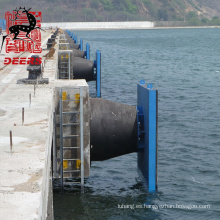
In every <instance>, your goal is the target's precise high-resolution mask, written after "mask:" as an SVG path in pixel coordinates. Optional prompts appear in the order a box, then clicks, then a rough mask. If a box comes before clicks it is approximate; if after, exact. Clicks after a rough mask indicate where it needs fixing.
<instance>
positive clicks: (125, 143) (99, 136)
mask: <svg viewBox="0 0 220 220" xmlns="http://www.w3.org/2000/svg"><path fill="white" fill-rule="evenodd" d="M90 103H91V119H90V145H91V151H90V152H91V154H90V157H91V161H102V160H107V159H110V158H113V157H118V156H121V155H125V154H129V153H132V152H137V114H136V112H137V111H136V107H135V106H129V105H125V104H121V103H117V102H112V101H109V100H105V99H100V98H91V102H90Z"/></svg>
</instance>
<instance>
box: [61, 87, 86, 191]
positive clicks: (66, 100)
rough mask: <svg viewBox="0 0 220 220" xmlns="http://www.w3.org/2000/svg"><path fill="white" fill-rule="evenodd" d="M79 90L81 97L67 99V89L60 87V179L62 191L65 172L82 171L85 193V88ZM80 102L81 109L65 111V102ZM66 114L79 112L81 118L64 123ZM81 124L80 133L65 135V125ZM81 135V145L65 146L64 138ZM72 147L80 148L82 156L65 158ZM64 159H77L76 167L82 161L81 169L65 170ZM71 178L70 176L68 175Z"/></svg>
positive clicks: (82, 183) (82, 185)
mask: <svg viewBox="0 0 220 220" xmlns="http://www.w3.org/2000/svg"><path fill="white" fill-rule="evenodd" d="M77 89H78V90H79V99H66V97H65V92H64V91H63V90H67V89H64V88H60V91H59V96H60V180H61V191H62V192H63V185H64V173H77V172H81V182H80V183H81V193H84V144H83V88H82V87H81V88H77ZM71 101H72V102H73V101H75V102H79V110H76V111H68V112H63V102H71ZM66 114H70V115H76V114H79V116H80V120H79V122H76V123H63V116H64V115H66ZM77 125H79V126H80V133H79V134H75V135H73V134H70V135H66V136H64V134H63V127H64V126H65V127H67V126H77ZM77 137H80V146H71V147H65V146H64V139H66V138H68V139H74V138H77ZM72 149H80V158H69V159H67V158H64V152H65V150H72ZM64 161H65V162H67V163H68V161H76V167H79V165H77V163H78V164H79V163H80V169H74V170H66V171H65V170H64V169H63V166H64ZM67 178H69V177H67Z"/></svg>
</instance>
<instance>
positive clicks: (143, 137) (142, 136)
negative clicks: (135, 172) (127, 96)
mask: <svg viewBox="0 0 220 220" xmlns="http://www.w3.org/2000/svg"><path fill="white" fill-rule="evenodd" d="M157 117H158V91H157V90H154V89H153V85H152V84H148V85H146V84H145V81H144V80H141V81H140V83H139V84H138V85H137V123H138V149H137V151H138V169H139V170H140V172H141V174H142V176H143V177H144V180H145V181H146V183H147V188H148V191H149V192H155V191H156V190H157V148H158V143H157V123H158V122H157V121H158V120H157Z"/></svg>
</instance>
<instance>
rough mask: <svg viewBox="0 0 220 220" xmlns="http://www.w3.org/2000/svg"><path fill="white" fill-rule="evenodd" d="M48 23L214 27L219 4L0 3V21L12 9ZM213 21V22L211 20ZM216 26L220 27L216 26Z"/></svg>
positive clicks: (214, 0) (207, 0)
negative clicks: (23, 9) (182, 23)
mask: <svg viewBox="0 0 220 220" xmlns="http://www.w3.org/2000/svg"><path fill="white" fill-rule="evenodd" d="M20 6H21V7H24V6H25V7H26V8H30V7H31V8H32V10H34V11H37V10H39V11H41V12H42V13H43V21H44V22H52V21H57V22H58V21H66V22H68V21H134V20H149V21H189V22H191V23H193V21H194V23H195V22H198V21H202V22H203V23H209V21H210V20H212V22H215V23H218V20H219V19H218V17H220V0H62V1H61V0H39V1H36V0H0V17H3V14H4V13H5V11H11V10H13V9H15V8H16V7H20ZM213 17H214V20H213ZM219 25H220V24H219Z"/></svg>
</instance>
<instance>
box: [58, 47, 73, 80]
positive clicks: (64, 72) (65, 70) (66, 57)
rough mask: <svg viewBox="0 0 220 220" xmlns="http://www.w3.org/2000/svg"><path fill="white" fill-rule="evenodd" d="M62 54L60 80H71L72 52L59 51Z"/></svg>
mask: <svg viewBox="0 0 220 220" xmlns="http://www.w3.org/2000/svg"><path fill="white" fill-rule="evenodd" d="M59 53H60V66H59V78H60V79H70V52H69V51H65V50H64V51H59Z"/></svg>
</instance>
